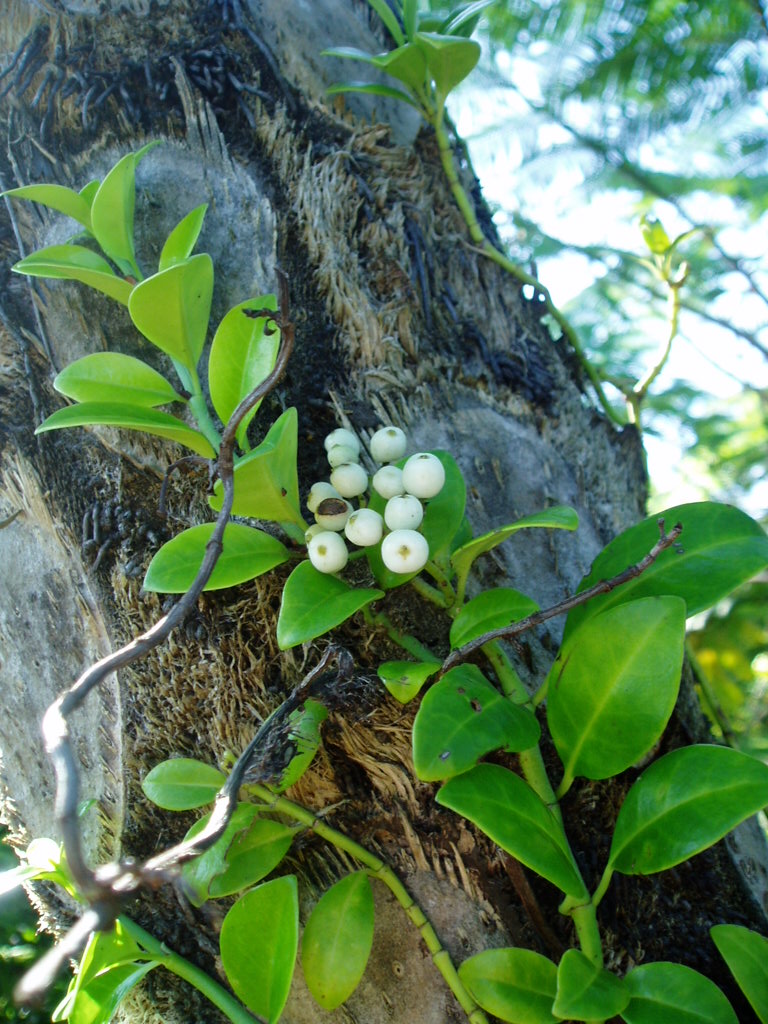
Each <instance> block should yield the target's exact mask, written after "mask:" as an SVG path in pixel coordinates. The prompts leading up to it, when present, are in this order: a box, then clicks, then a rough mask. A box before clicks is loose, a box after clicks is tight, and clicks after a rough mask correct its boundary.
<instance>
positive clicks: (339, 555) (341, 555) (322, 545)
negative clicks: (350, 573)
mask: <svg viewBox="0 0 768 1024" xmlns="http://www.w3.org/2000/svg"><path fill="white" fill-rule="evenodd" d="M307 551H308V552H309V560H310V562H311V563H312V565H314V567H315V568H316V569H317V570H318V572H339V571H340V570H341V569H343V568H344V566H345V565H346V564H347V558H348V557H349V556H348V554H347V545H346V544H345V543H344V540H343V538H342V537H341V536H340V535H339V534H338V533H330V532H329V531H327V530H325V531H323V532H322V533H317V534H315V536H314V537H313V538H312V539H311V540H310V542H309V544H308V545H307Z"/></svg>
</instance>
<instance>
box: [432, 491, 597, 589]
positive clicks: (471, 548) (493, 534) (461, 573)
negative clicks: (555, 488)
mask: <svg viewBox="0 0 768 1024" xmlns="http://www.w3.org/2000/svg"><path fill="white" fill-rule="evenodd" d="M578 525H579V517H578V515H577V514H576V512H575V511H574V510H573V509H572V508H570V507H569V506H568V505H554V506H553V507H552V508H546V509H544V510H543V511H541V512H534V513H533V514H532V515H529V516H523V518H522V519H518V520H517V522H515V523H510V524H509V525H508V526H500V527H499V528H498V529H496V530H491V531H490V533H484V534H483V536H482V537H475V538H473V539H472V540H470V541H469V543H467V544H464V545H462V547H460V548H457V550H456V551H454V552H453V554H452V555H451V565H452V566H453V568H454V569H455V570H456V574H457V576H458V577H459V578H460V579H461V578H462V577H463V578H464V579H466V577H467V575H468V573H469V570H470V568H471V566H472V563H473V562H474V560H475V559H476V558H478V557H479V556H480V555H482V554H484V553H485V552H486V551H491V550H492V549H493V548H495V547H497V546H498V545H499V544H501V543H503V542H504V541H505V540H506V539H507V538H508V537H511V536H512V534H513V533H517V531H518V530H525V529H528V528H532V527H539V528H542V529H547V530H575V529H576V528H577V527H578Z"/></svg>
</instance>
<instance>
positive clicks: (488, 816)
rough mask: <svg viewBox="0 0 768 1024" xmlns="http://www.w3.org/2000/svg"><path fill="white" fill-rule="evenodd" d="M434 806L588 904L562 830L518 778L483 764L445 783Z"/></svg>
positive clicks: (582, 883) (505, 771)
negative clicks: (466, 822)
mask: <svg viewBox="0 0 768 1024" xmlns="http://www.w3.org/2000/svg"><path fill="white" fill-rule="evenodd" d="M436 800H437V802H438V803H439V804H440V805H441V806H443V807H450V809H451V810H452V811H456V813H457V814H462V815H463V816H464V817H465V818H469V820H470V821H473V822H474V823H475V824H476V825H477V826H478V828H480V829H481V830H482V831H483V832H485V834H486V835H487V836H490V838H491V839H492V840H493V841H494V842H495V843H497V844H498V845H499V846H500V847H501V848H502V849H503V850H506V851H507V853H511V854H512V856H513V857H516V858H517V860H519V861H521V862H522V863H523V864H525V865H526V867H529V868H530V869H531V870H532V871H535V872H536V873H537V874H539V875H541V877H542V878H546V879H547V881H549V882H551V883H552V884H553V885H556V886H557V887H558V888H559V889H562V891H563V892H564V893H566V894H567V895H569V896H574V897H575V898H576V899H585V900H586V899H588V898H589V896H588V893H587V889H586V886H585V885H584V882H583V881H582V878H581V876H580V875H579V873H578V870H577V868H576V866H575V864H574V861H573V855H572V854H571V851H570V848H569V846H568V842H567V840H566V838H565V835H564V833H563V831H562V829H561V828H560V826H559V825H558V824H557V822H556V821H555V819H554V818H553V817H552V814H551V812H550V811H549V809H548V808H547V806H546V804H545V803H544V802H543V801H542V800H541V798H540V797H539V796H537V795H536V793H534V791H533V790H532V789H531V787H530V786H529V785H528V784H527V783H526V782H524V781H523V780H522V779H521V778H520V777H519V776H518V775H515V774H514V772H511V771H508V769H506V768H502V767H500V766H499V765H495V764H479V765H477V766H476V767H475V768H471V769H470V770H469V771H468V772H465V773H464V774H463V775H457V776H456V778H454V779H451V780H450V781H448V782H446V784H445V785H444V786H443V787H442V789H441V790H440V791H439V793H438V794H437V797H436Z"/></svg>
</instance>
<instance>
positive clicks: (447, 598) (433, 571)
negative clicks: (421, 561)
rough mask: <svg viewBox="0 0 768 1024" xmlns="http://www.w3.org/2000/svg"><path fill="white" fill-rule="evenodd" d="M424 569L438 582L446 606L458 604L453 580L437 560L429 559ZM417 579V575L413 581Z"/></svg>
mask: <svg viewBox="0 0 768 1024" xmlns="http://www.w3.org/2000/svg"><path fill="white" fill-rule="evenodd" d="M424 570H425V571H426V572H428V573H429V575H430V576H431V577H432V579H433V580H434V581H435V583H437V586H438V588H439V590H440V593H441V595H442V597H443V600H444V607H445V608H451V607H453V605H455V604H456V592H455V591H454V589H453V587H452V586H451V581H450V580H449V579H448V577H447V576H446V574H445V573H444V572H443V570H442V569H441V568H440V566H439V565H438V564H437V562H433V561H432V560H431V559H430V561H428V562H427V564H426V565H425V566H424ZM417 579H418V576H417V577H416V579H414V581H413V582H414V583H415V582H416V580H417Z"/></svg>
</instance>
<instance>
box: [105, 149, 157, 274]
mask: <svg viewBox="0 0 768 1024" xmlns="http://www.w3.org/2000/svg"><path fill="white" fill-rule="evenodd" d="M158 144H159V143H157V142H155V143H150V144H149V145H148V146H144V147H143V149H140V150H139V151H138V152H137V153H127V154H126V155H125V156H124V157H123V158H122V160H118V162H117V163H116V164H115V166H114V167H113V168H112V170H111V171H110V172H109V173H108V174H107V176H106V177H105V178H104V180H103V181H102V183H101V184H100V185H99V187H98V189H97V191H96V194H95V195H94V197H93V200H92V202H91V229H92V231H93V233H94V235H95V236H96V241H97V242H98V243H99V245H100V246H101V248H102V249H103V250H104V252H105V253H106V254H107V256H109V258H110V259H111V260H114V262H115V263H116V264H117V266H118V267H119V268H120V270H121V271H122V272H123V273H124V274H132V275H134V276H136V277H138V276H139V275H138V269H137V267H136V254H135V252H134V248H133V212H134V206H135V203H136V165H137V164H138V162H139V160H141V158H142V157H143V156H144V155H145V153H147V152H148V151H149V150H150V149H151V148H152V147H153V146H155V145H158Z"/></svg>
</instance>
